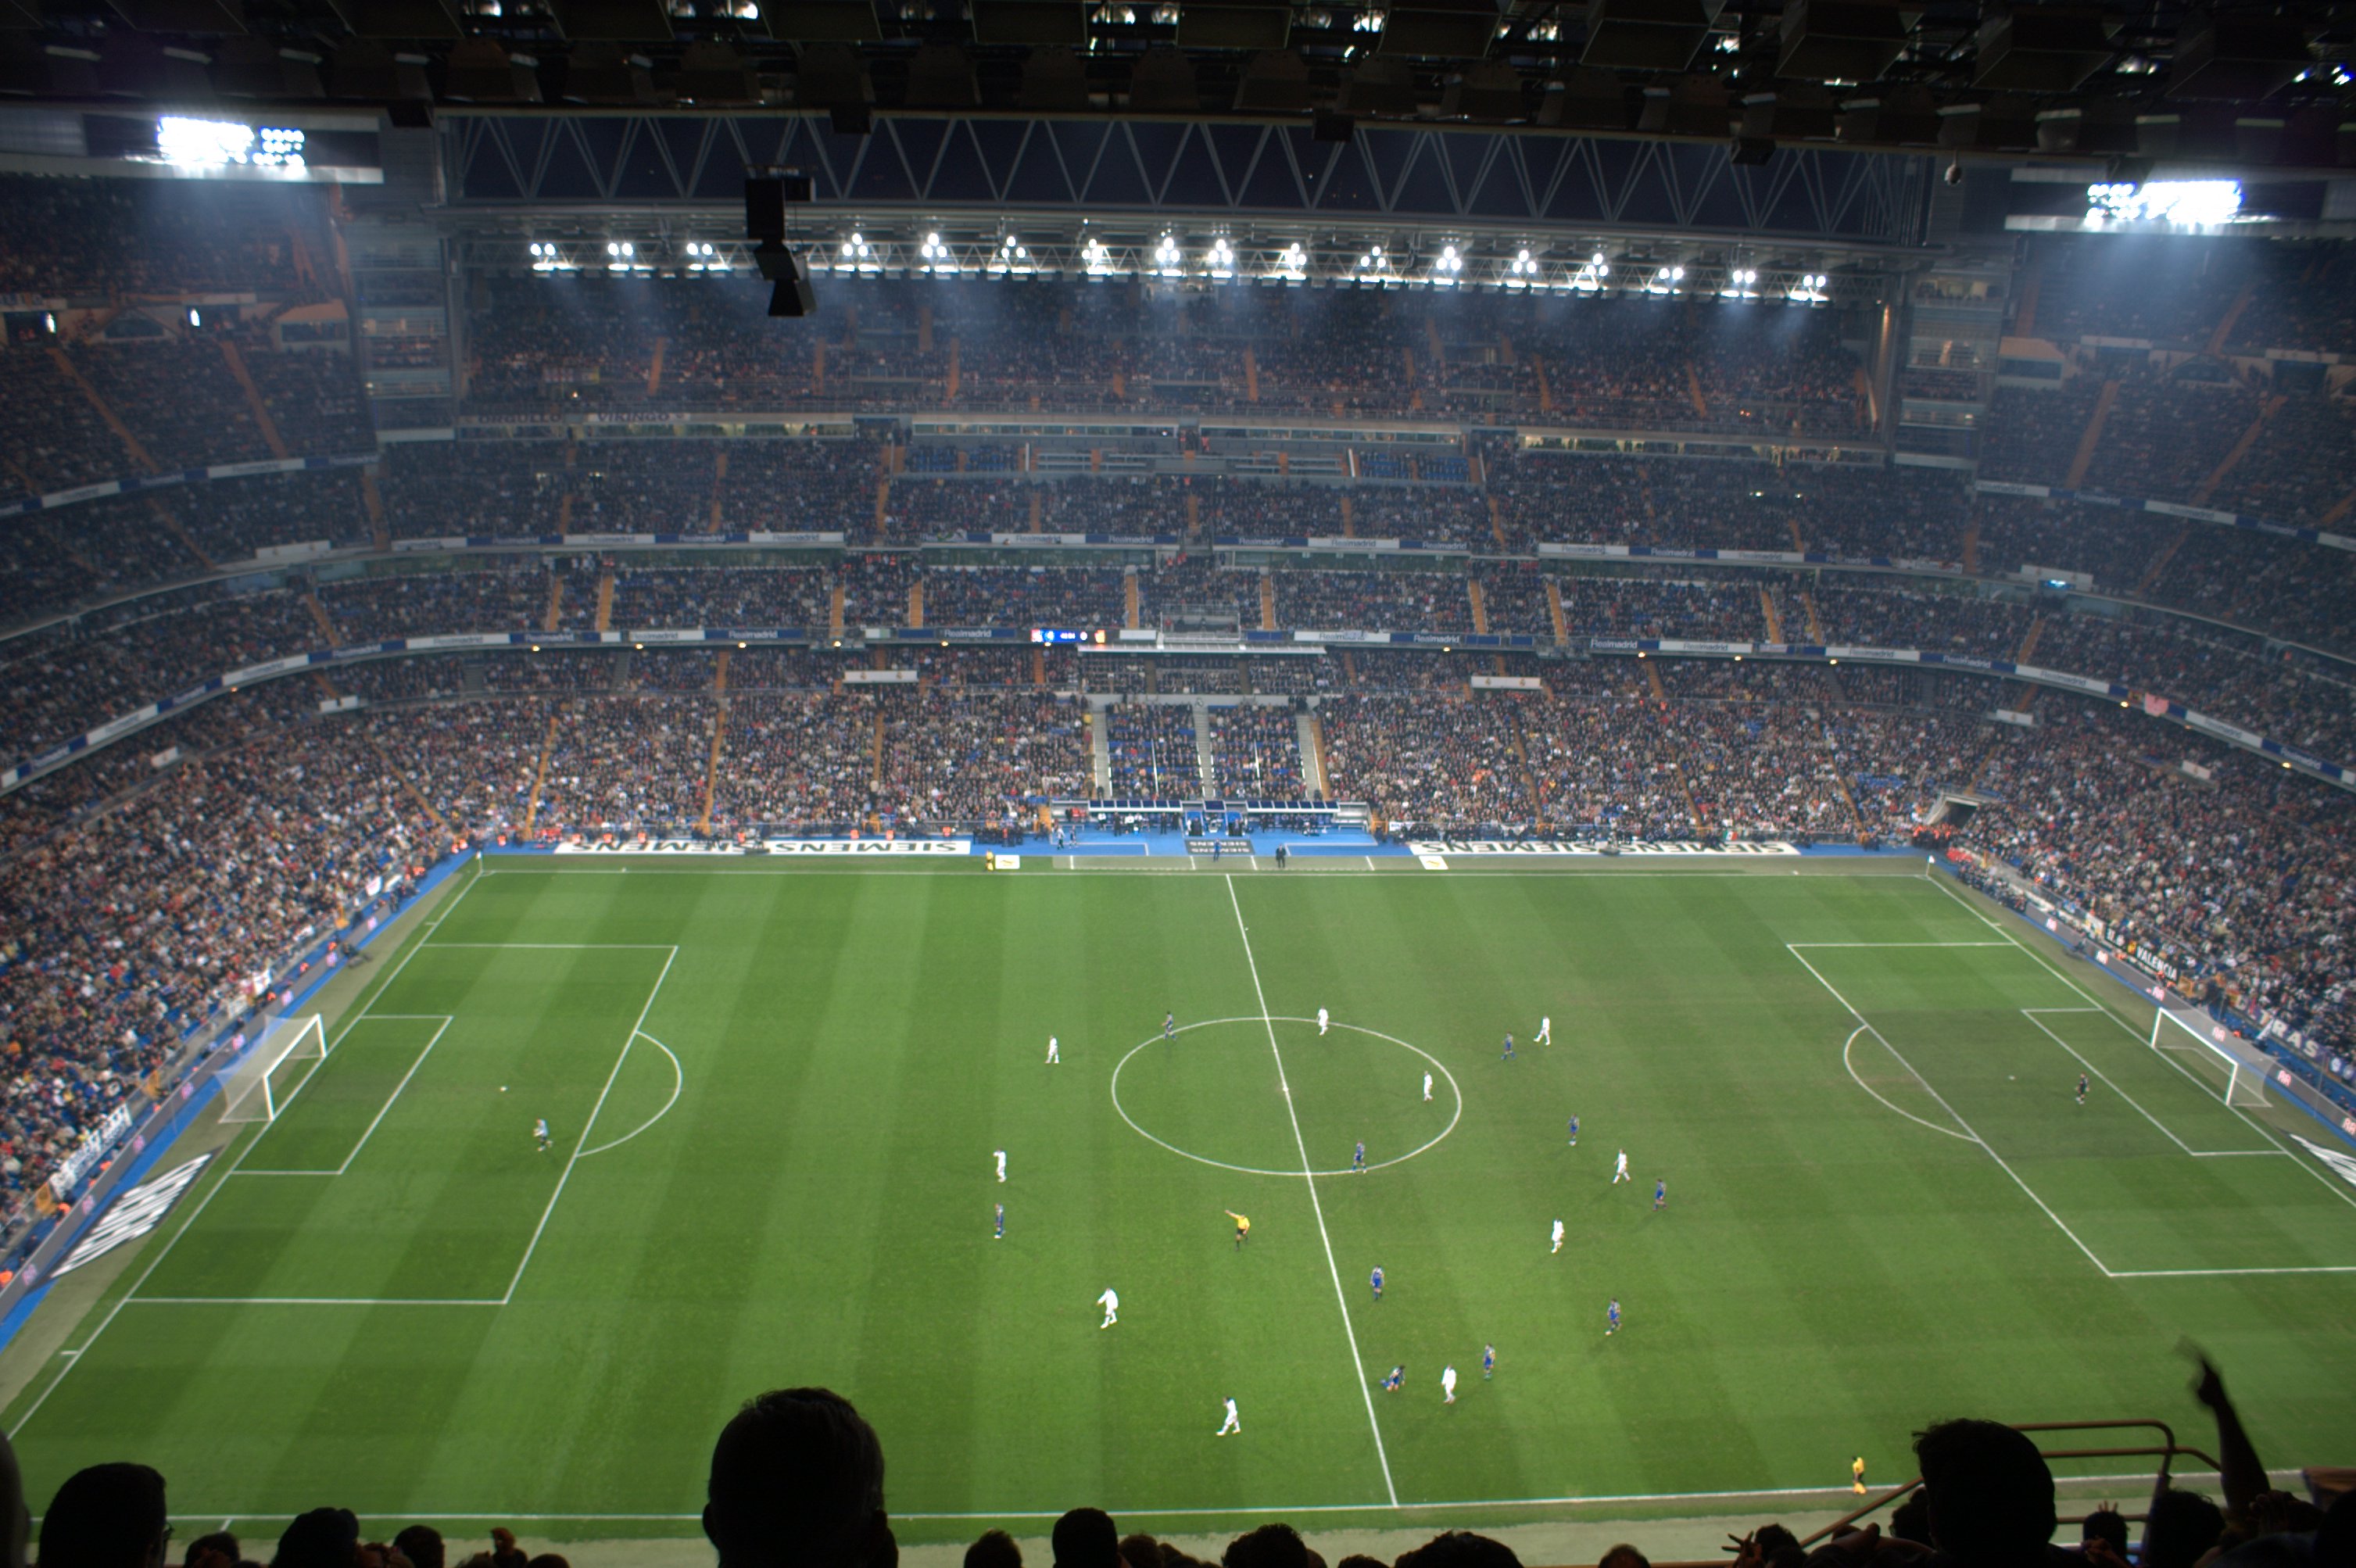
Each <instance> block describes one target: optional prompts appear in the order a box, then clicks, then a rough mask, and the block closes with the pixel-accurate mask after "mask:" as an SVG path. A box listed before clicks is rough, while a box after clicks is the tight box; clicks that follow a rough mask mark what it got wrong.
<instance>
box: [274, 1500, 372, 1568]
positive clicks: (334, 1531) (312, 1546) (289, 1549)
mask: <svg viewBox="0 0 2356 1568" xmlns="http://www.w3.org/2000/svg"><path fill="white" fill-rule="evenodd" d="M359 1549H360V1521H359V1515H358V1514H355V1513H354V1512H352V1510H351V1509H312V1510H311V1511H310V1512H309V1513H306V1514H300V1515H297V1516H296V1517H295V1522H294V1523H292V1524H290V1525H288V1526H287V1527H286V1531H285V1533H284V1534H283V1535H281V1536H280V1537H279V1538H278V1552H277V1554H276V1555H275V1556H273V1557H272V1558H271V1560H270V1564H271V1568H352V1558H353V1555H354V1554H355V1553H357V1552H359Z"/></svg>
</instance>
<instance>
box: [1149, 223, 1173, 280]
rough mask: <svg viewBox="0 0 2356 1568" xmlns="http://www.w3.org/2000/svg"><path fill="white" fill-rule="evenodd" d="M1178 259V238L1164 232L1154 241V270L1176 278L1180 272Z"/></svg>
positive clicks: (1164, 275)
mask: <svg viewBox="0 0 2356 1568" xmlns="http://www.w3.org/2000/svg"><path fill="white" fill-rule="evenodd" d="M1178 259H1179V256H1178V241H1177V239H1176V238H1175V237H1174V236H1173V235H1171V234H1169V233H1167V232H1164V233H1163V234H1162V238H1161V239H1160V240H1158V241H1156V242H1154V245H1153V270H1154V271H1155V272H1157V273H1159V274H1162V276H1163V277H1166V278H1174V277H1176V276H1177V275H1178V272H1179V267H1178Z"/></svg>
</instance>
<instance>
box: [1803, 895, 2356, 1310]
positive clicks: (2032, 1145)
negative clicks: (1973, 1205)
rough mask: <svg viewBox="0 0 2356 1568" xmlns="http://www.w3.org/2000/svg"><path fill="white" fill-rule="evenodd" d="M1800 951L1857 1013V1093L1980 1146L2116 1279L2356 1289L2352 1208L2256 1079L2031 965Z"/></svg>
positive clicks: (1997, 956)
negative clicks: (2297, 1144)
mask: <svg viewBox="0 0 2356 1568" xmlns="http://www.w3.org/2000/svg"><path fill="white" fill-rule="evenodd" d="M1789 946H1790V950H1791V951H1792V954H1793V957H1794V959H1795V960H1796V961H1798V962H1799V963H1800V964H1801V965H1802V966H1803V967H1804V970H1805V972H1807V973H1808V974H1809V975H1811V976H1813V977H1814V979H1815V982H1816V983H1818V984H1819V985H1821V986H1822V987H1823V988H1824V989H1825V991H1826V993H1829V995H1830V997H1831V999H1832V1000H1834V1001H1835V1002H1837V1004H1839V1005H1840V1006H1841V1007H1842V1008H1843V1009H1844V1010H1845V1011H1846V1012H1847V1013H1848V1014H1849V1015H1850V1024H1851V1026H1852V1030H1853V1032H1852V1030H1844V1033H1845V1034H1847V1035H1848V1045H1847V1051H1846V1053H1845V1054H1846V1058H1847V1062H1848V1066H1849V1070H1850V1072H1851V1075H1852V1076H1854V1077H1856V1078H1857V1079H1858V1084H1859V1086H1860V1087H1861V1088H1864V1089H1865V1090H1866V1091H1867V1092H1868V1093H1871V1094H1872V1095H1873V1096H1874V1098H1875V1099H1877V1100H1879V1101H1881V1102H1882V1104H1884V1105H1885V1106H1887V1107H1888V1108H1889V1109H1890V1110H1891V1111H1893V1112H1896V1113H1897V1114H1899V1115H1901V1116H1904V1117H1906V1118H1908V1119H1909V1120H1910V1121H1913V1122H1918V1123H1920V1124H1922V1127H1923V1133H1922V1139H1923V1144H1924V1146H1925V1149H1926V1151H1928V1150H1932V1149H1933V1148H1934V1147H1935V1149H1936V1151H1937V1153H1939V1154H1940V1155H1943V1156H1944V1155H1945V1154H1946V1152H1947V1150H1949V1149H1951V1148H1952V1147H1953V1141H1955V1140H1960V1141H1961V1142H1963V1143H1965V1144H1970V1145H1974V1146H1976V1148H1977V1149H1979V1150H1980V1151H1981V1152H1982V1153H1983V1154H1984V1155H1985V1156H1986V1157H1987V1158H1989V1159H1991V1160H1993V1161H1994V1162H1995V1164H1996V1165H1997V1166H1998V1167H1999V1168H2000V1169H2001V1170H2002V1171H2003V1173H2004V1175H2005V1176H2007V1177H2008V1178H2009V1179H2010V1181H2011V1183H2012V1184H2013V1185H2014V1186H2015V1187H2018V1188H2019V1191H2020V1192H2021V1194H2022V1195H2023V1197H2024V1198H2025V1199H2026V1200H2027V1201H2029V1202H2030V1203H2031V1204H2033V1205H2034V1206H2035V1207H2036V1208H2038V1209H2039V1210H2040V1211H2041V1212H2042V1213H2043V1214H2044V1216H2045V1217H2046V1219H2049V1220H2050V1221H2051V1222H2052V1224H2053V1225H2054V1226H2055V1228H2056V1229H2057V1230H2060V1231H2061V1234H2062V1235H2063V1236H2064V1237H2066V1238H2067V1239H2068V1241H2069V1242H2070V1244H2071V1245H2072V1247H2073V1248H2074V1249H2075V1250H2076V1251H2078V1252H2079V1253H2081V1254H2083V1257H2084V1258H2085V1259H2086V1261H2087V1262H2088V1263H2090V1264H2091V1265H2092V1266H2093V1267H2094V1268H2095V1269H2097V1270H2099V1271H2100V1272H2101V1273H2104V1275H2105V1276H2107V1277H2110V1278H2115V1279H2138V1278H2184V1277H2200V1276H2204V1275H2218V1274H2240V1273H2351V1274H2356V1189H2351V1188H2349V1187H2346V1186H2345V1185H2344V1184H2342V1183H2340V1181H2339V1180H2338V1178H2337V1177H2336V1176H2333V1175H2332V1174H2331V1173H2329V1172H2325V1171H2321V1170H2319V1169H2317V1168H2316V1167H2315V1166H2314V1165H2311V1164H2310V1163H2308V1161H2307V1160H2306V1159H2305V1158H2304V1157H2302V1156H2301V1155H2297V1153H2295V1152H2294V1148H2293V1146H2292V1144H2291V1143H2290V1141H2289V1140H2288V1139H2287V1138H2286V1137H2285V1136H2283V1135H2282V1134H2281V1133H2277V1132H2276V1131H2275V1130H2274V1129H2273V1127H2272V1126H2271V1124H2270V1123H2269V1122H2268V1121H2267V1120H2266V1115H2265V1112H2266V1109H2267V1108H2266V1107H2265V1105H2264V1104H2262V1103H2259V1102H2258V1101H2259V1095H2258V1093H2257V1091H2256V1090H2255V1086H2254V1083H2253V1082H2252V1080H2251V1079H2249V1078H2248V1077H2246V1076H2245V1075H2244V1076H2237V1075H2234V1074H2232V1073H2229V1072H2225V1071H2222V1070H2220V1071H2217V1072H2214V1073H2211V1072H2209V1071H2206V1070H2204V1069H2203V1066H2202V1064H2201V1063H2198V1062H2195V1061H2191V1060H2189V1059H2188V1058H2189V1056H2190V1053H2188V1052H2187V1051H2184V1050H2181V1049H2177V1048H2174V1047H2176V1046H2177V1045H2179V1042H2178V1041H2177V1040H2175V1039H2174V1037H2173V1036H2170V1035H2169V1033H2168V1032H2167V1031H2162V1037H2161V1039H2160V1041H2159V1043H2158V1046H2155V1044H2154V1042H2153V1036H2152V1031H2151V1029H2150V1028H2149V1027H2148V1026H2146V1027H2145V1028H2143V1029H2141V1030H2138V1029H2136V1027H2135V1026H2132V1025H2129V1024H2128V1023H2126V1021H2125V1020H2123V1019H2122V1018H2120V1017H2119V1016H2118V1015H2116V1014H2115V1013H2113V1012H2111V1011H2110V1010H2108V1009H2107V1008H2104V1007H2103V1006H2101V1005H2100V1004H2098V1003H2097V1002H2096V1001H2095V999H2094V997H2093V996H2092V995H2091V994H2089V993H2086V992H2085V991H2083V990H2082V989H2080V988H2079V987H2078V986H2077V984H2076V983H2074V982H2072V981H2071V980H2070V979H2069V978H2068V977H2067V975H2066V974H2064V973H2062V972H2059V971H2056V970H2054V969H2052V968H2051V967H2050V966H2048V965H2046V964H2044V963H2042V962H2041V961H2040V960H2039V959H2038V958H2037V956H2036V955H2035V954H2034V953H2033V952H2031V951H2030V950H2028V949H2026V948H2024V947H2021V946H2019V944H2017V943H2015V942H2012V941H2010V940H2006V941H2003V942H2000V943H1995V944H1990V943H1985V942H1954V943H1938V944H1914V945H1906V944H1890V945H1887V946H1882V945H1876V944H1853V945H1850V944H1826V945H1813V944H1808V943H1792V944H1789ZM2082 1074H2083V1075H2084V1077H2085V1078H2086V1079H2087V1084H2088V1093H2087V1097H2086V1101H2085V1103H2083V1105H2082V1104H2080V1103H2079V1102H2078V1100H2077V1096H2076V1092H2075V1090H2076V1084H2077V1080H2078V1079H2079V1077H2080V1076H2081V1075H2082ZM1933 1133H1945V1134H1947V1137H1946V1138H1934V1137H1933V1136H1932V1134H1933Z"/></svg>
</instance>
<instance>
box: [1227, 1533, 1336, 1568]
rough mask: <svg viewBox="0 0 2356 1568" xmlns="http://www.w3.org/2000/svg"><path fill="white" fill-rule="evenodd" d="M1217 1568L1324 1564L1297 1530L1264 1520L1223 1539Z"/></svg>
mask: <svg viewBox="0 0 2356 1568" xmlns="http://www.w3.org/2000/svg"><path fill="white" fill-rule="evenodd" d="M1219 1563H1220V1568H1311V1565H1312V1563H1313V1564H1315V1565H1316V1568H1324V1564H1323V1560H1322V1559H1320V1558H1319V1557H1318V1555H1317V1554H1316V1553H1315V1552H1312V1551H1310V1550H1309V1543H1308V1542H1307V1541H1302V1540H1301V1532H1300V1531H1298V1530H1294V1529H1293V1528H1292V1527H1291V1526H1290V1525H1289V1524H1264V1525H1261V1526H1260V1527H1259V1528H1258V1530H1252V1531H1250V1532H1248V1533H1247V1534H1244V1535H1239V1536H1237V1537H1236V1538H1235V1539H1234V1540H1233V1541H1229V1542H1227V1549H1226V1551H1225V1552H1221V1553H1220V1554H1219Z"/></svg>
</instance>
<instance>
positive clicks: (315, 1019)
mask: <svg viewBox="0 0 2356 1568" xmlns="http://www.w3.org/2000/svg"><path fill="white" fill-rule="evenodd" d="M326 1059H327V1025H326V1024H325V1022H324V1021H323V1020H322V1019H321V1018H320V1016H319V1015H318V1014H316V1013H304V1014H299V1015H295V1016H293V1017H286V1018H273V1019H272V1020H271V1021H270V1022H269V1023H267V1024H265V1025H264V1026H262V1033H261V1035H260V1036H258V1037H257V1038H255V1039H254V1041H253V1042H252V1044H250V1045H248V1046H247V1047H245V1055H244V1057H243V1058H241V1059H240V1060H239V1061H238V1063H237V1064H236V1065H235V1066H234V1067H232V1068H230V1069H229V1071H228V1072H226V1073H224V1074H222V1076H221V1115H220V1119H221V1120H222V1121H224V1122H275V1121H277V1120H278V1113H279V1112H281V1111H284V1109H286V1101H287V1100H288V1099H289V1098H290V1097H292V1096H293V1094H294V1092H295V1090H297V1089H300V1088H301V1087H302V1086H303V1080H304V1079H307V1078H309V1077H310V1076H311V1074H312V1073H314V1072H316V1071H317V1070H318V1065H319V1063H321V1062H322V1061H325V1060H326Z"/></svg>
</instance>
